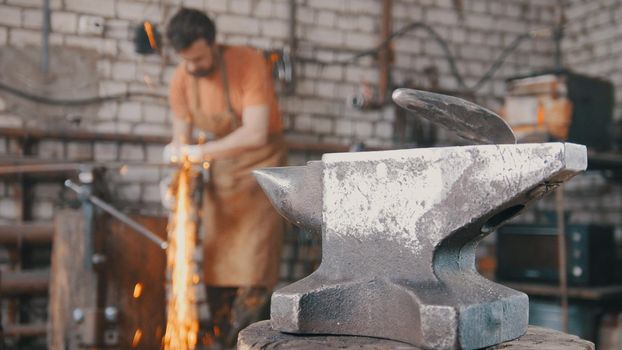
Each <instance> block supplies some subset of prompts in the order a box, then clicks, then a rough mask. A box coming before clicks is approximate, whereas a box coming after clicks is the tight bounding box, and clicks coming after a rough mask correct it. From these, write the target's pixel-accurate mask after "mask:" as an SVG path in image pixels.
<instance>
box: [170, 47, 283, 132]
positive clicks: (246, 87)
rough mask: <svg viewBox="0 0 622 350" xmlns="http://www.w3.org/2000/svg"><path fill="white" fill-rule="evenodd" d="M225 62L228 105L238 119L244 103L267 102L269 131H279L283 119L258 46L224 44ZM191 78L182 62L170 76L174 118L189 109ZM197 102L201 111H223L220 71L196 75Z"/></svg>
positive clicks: (182, 114)
mask: <svg viewBox="0 0 622 350" xmlns="http://www.w3.org/2000/svg"><path fill="white" fill-rule="evenodd" d="M223 48H224V54H223V57H224V62H225V66H226V69H227V78H228V82H229V96H230V98H231V105H232V107H233V111H234V112H235V114H236V116H237V117H238V120H239V121H240V123H241V121H242V111H243V110H244V108H245V107H250V106H259V105H267V106H269V108H270V124H269V132H270V134H280V133H281V132H282V130H283V123H282V121H281V115H280V113H279V107H278V104H277V99H276V95H275V93H274V86H273V85H272V76H271V75H270V70H269V67H268V64H267V62H266V60H265V59H264V58H263V56H262V55H261V53H259V52H258V51H257V50H255V49H252V48H249V47H242V46H225V47H223ZM221 49H222V48H221ZM192 78H193V76H192V75H190V74H189V73H188V72H187V71H186V65H185V63H184V62H181V63H180V64H179V65H178V66H177V68H176V69H175V72H174V73H173V78H172V80H171V86H170V90H169V103H170V105H171V108H172V109H173V113H174V114H175V117H177V118H184V117H186V116H187V115H188V114H189V113H190V103H189V101H191V100H192V98H193V93H192ZM198 91H199V101H200V102H199V106H200V110H201V112H202V113H203V115H211V114H215V113H221V112H225V111H226V110H227V103H226V101H225V96H224V92H223V84H222V78H221V73H220V71H216V72H215V73H214V74H213V75H210V76H208V77H201V78H198Z"/></svg>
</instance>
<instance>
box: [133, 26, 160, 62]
mask: <svg viewBox="0 0 622 350" xmlns="http://www.w3.org/2000/svg"><path fill="white" fill-rule="evenodd" d="M161 41H162V37H161V35H160V32H159V31H158V28H157V27H156V25H155V24H153V23H151V22H150V21H144V22H143V23H142V24H140V25H139V26H137V27H136V29H135V30H134V50H135V51H136V53H138V54H141V55H149V54H153V53H159V52H160V47H161Z"/></svg>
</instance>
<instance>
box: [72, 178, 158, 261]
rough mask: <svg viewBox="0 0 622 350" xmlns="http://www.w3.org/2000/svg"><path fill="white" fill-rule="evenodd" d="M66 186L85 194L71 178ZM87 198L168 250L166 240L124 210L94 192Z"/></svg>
mask: <svg viewBox="0 0 622 350" xmlns="http://www.w3.org/2000/svg"><path fill="white" fill-rule="evenodd" d="M65 186H66V187H68V188H70V189H72V190H74V191H75V192H76V193H78V194H84V190H83V189H82V187H80V186H78V185H76V184H75V183H73V181H71V180H67V181H65ZM87 198H88V200H89V201H91V203H93V204H95V205H96V206H98V207H99V208H101V209H102V210H103V211H105V212H106V213H108V214H110V215H112V216H114V217H115V218H116V219H118V220H119V221H121V222H123V223H124V224H126V225H128V226H129V227H131V228H132V229H134V230H135V231H136V232H138V233H139V234H141V235H143V236H144V237H146V238H147V239H149V240H150V241H152V242H154V243H155V244H157V245H158V246H159V247H160V248H161V249H163V250H166V249H167V248H168V243H167V242H165V241H164V240H162V239H161V238H160V237H158V236H157V235H156V234H155V233H153V232H151V231H149V230H148V229H147V228H145V227H144V226H143V225H141V224H139V223H138V222H136V221H134V220H133V219H132V218H130V217H129V216H127V215H125V214H123V213H122V212H120V211H119V210H117V209H116V208H114V207H113V206H111V205H110V204H108V203H106V202H105V201H103V200H102V199H101V198H99V197H97V196H94V195H92V194H89V195H88V196H87Z"/></svg>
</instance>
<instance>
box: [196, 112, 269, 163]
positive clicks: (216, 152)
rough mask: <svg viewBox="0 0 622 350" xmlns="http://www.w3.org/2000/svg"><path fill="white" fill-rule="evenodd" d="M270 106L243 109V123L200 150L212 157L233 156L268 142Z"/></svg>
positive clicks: (201, 146)
mask: <svg viewBox="0 0 622 350" xmlns="http://www.w3.org/2000/svg"><path fill="white" fill-rule="evenodd" d="M269 122H270V108H269V107H268V106H267V105H258V106H249V107H246V108H244V110H243V111H242V125H241V126H240V127H239V128H237V129H235V130H234V131H233V132H232V133H230V134H229V135H227V136H225V137H223V138H221V139H219V140H215V141H210V142H207V143H205V144H203V145H200V146H198V147H200V152H201V153H202V154H203V155H205V156H207V157H210V158H212V159H222V158H228V157H233V156H235V155H238V154H240V153H242V152H244V151H245V150H247V149H252V148H257V147H261V146H263V145H265V144H266V143H267V142H268V126H269Z"/></svg>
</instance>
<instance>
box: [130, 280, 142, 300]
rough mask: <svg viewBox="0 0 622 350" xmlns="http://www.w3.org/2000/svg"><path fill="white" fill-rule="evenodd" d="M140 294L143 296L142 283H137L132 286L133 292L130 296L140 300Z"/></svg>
mask: <svg viewBox="0 0 622 350" xmlns="http://www.w3.org/2000/svg"><path fill="white" fill-rule="evenodd" d="M142 294H143V285H142V283H140V282H138V283H136V284H135V285H134V292H133V293H132V296H133V297H134V299H138V298H140V296H141V295H142Z"/></svg>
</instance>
